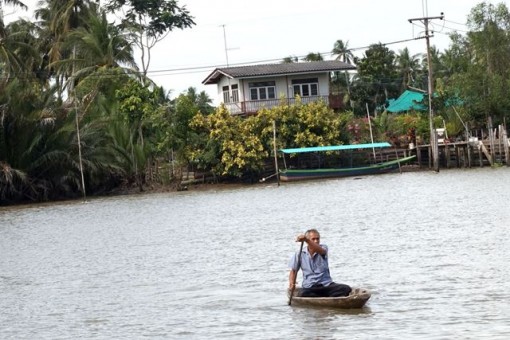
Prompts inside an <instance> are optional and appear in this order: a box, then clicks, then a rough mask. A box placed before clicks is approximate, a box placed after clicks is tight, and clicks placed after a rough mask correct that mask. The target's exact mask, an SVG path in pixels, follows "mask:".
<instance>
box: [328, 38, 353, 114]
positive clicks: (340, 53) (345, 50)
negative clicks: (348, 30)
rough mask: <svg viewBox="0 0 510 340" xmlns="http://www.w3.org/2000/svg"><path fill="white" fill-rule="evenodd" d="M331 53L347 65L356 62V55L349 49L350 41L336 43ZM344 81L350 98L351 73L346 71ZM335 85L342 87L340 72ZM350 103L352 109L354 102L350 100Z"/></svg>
mask: <svg viewBox="0 0 510 340" xmlns="http://www.w3.org/2000/svg"><path fill="white" fill-rule="evenodd" d="M331 53H332V54H333V55H336V58H335V60H340V61H343V62H344V63H347V64H352V62H353V60H354V54H353V53H352V51H351V50H350V49H349V41H346V42H345V43H344V42H343V40H341V39H339V40H337V41H336V42H335V44H334V46H333V49H332V50H331ZM344 79H345V87H346V88H347V93H348V95H349V97H350V96H351V86H350V83H351V81H350V77H349V72H348V71H347V70H345V71H344ZM333 83H337V84H338V86H341V81H340V72H336V73H335V79H334V80H333ZM349 101H350V102H351V107H352V105H353V103H352V101H351V100H350V98H349Z"/></svg>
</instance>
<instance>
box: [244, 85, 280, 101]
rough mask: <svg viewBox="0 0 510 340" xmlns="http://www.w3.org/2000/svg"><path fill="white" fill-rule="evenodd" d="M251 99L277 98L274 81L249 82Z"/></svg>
mask: <svg viewBox="0 0 510 340" xmlns="http://www.w3.org/2000/svg"><path fill="white" fill-rule="evenodd" d="M248 86H249V88H250V100H265V99H276V84H275V82H274V81H262V82H256V83H249V84H248Z"/></svg>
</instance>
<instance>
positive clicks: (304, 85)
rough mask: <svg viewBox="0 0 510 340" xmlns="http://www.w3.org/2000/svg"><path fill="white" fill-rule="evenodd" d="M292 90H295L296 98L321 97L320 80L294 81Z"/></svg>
mask: <svg viewBox="0 0 510 340" xmlns="http://www.w3.org/2000/svg"><path fill="white" fill-rule="evenodd" d="M292 88H293V90H294V97H295V96H298V95H299V96H301V97H310V96H318V95H319V79H318V78H308V79H294V80H293V81H292Z"/></svg>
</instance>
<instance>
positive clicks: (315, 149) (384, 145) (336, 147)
mask: <svg viewBox="0 0 510 340" xmlns="http://www.w3.org/2000/svg"><path fill="white" fill-rule="evenodd" d="M390 146H391V144H390V143H387V142H382V143H368V144H348V145H330V146H313V147H309V148H294V149H280V152H283V153H303V152H324V151H336V150H356V149H372V148H388V147H390Z"/></svg>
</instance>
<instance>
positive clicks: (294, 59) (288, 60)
mask: <svg viewBox="0 0 510 340" xmlns="http://www.w3.org/2000/svg"><path fill="white" fill-rule="evenodd" d="M297 62H299V58H298V57H296V56H292V55H291V56H288V57H285V58H283V60H282V64H290V63H297Z"/></svg>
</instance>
